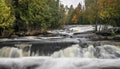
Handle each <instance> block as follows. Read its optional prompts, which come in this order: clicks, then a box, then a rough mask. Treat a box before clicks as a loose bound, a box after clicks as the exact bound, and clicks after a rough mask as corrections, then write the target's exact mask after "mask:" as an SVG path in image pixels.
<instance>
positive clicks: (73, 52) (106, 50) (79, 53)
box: [51, 45, 120, 59]
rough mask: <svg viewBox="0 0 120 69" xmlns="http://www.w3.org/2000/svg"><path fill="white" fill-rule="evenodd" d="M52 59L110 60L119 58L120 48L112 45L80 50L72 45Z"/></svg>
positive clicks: (58, 52)
mask: <svg viewBox="0 0 120 69" xmlns="http://www.w3.org/2000/svg"><path fill="white" fill-rule="evenodd" d="M51 56H52V57H57V58H59V57H79V58H101V59H106V58H107V59H110V58H119V57H120V48H118V47H115V46H112V45H103V46H96V47H94V46H93V45H89V46H88V47H86V48H82V47H80V46H79V45H73V46H72V47H68V48H66V49H63V50H60V51H56V52H54V53H53V54H52V55H51Z"/></svg>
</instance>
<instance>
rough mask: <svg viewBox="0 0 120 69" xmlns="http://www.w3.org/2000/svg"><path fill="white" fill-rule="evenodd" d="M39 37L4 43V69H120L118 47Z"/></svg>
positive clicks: (0, 66)
mask: <svg viewBox="0 0 120 69" xmlns="http://www.w3.org/2000/svg"><path fill="white" fill-rule="evenodd" d="M73 29H74V28H73ZM88 30H89V29H88ZM79 32H80V31H79ZM79 32H78V33H79ZM60 34H63V32H61V33H60ZM67 34H69V33H67ZM77 37H78V36H77ZM79 37H81V35H80V36H79ZM37 38H38V37H37ZM37 38H36V37H32V38H30V39H28V38H23V39H15V40H14V39H9V40H6V39H5V40H0V57H1V58H0V69H120V48H119V47H116V46H114V45H99V44H96V45H92V44H86V43H85V42H86V38H82V39H80V40H79V39H78V38H76V37H75V39H74V38H54V39H51V38H50V39H46V38H45V39H43V40H42V39H37ZM81 41H82V42H81ZM82 43H85V44H82ZM31 56H32V57H31ZM2 57H5V58H2ZM7 57H9V58H7ZM6 58H7V59H6Z"/></svg>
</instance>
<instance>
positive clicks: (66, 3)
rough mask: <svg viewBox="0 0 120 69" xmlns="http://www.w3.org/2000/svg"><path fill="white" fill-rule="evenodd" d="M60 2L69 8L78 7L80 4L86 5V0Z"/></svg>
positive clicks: (62, 0) (63, 0)
mask: <svg viewBox="0 0 120 69" xmlns="http://www.w3.org/2000/svg"><path fill="white" fill-rule="evenodd" d="M60 2H61V3H62V4H64V5H67V6H68V7H70V5H73V6H74V7H76V6H77V5H78V4H79V3H81V4H82V5H84V0H60Z"/></svg>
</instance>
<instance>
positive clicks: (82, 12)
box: [0, 0, 120, 37]
mask: <svg viewBox="0 0 120 69" xmlns="http://www.w3.org/2000/svg"><path fill="white" fill-rule="evenodd" d="M119 4H120V0H85V6H82V5H81V4H80V3H79V4H78V6H77V7H73V5H71V6H70V7H68V6H64V5H63V4H61V3H60V1H59V0H0V37H11V35H18V36H26V35H38V34H41V33H46V31H47V30H52V29H60V28H62V27H64V26H65V25H86V24H87V25H88V24H91V25H100V24H104V25H112V26H115V27H119V26H120V5H119Z"/></svg>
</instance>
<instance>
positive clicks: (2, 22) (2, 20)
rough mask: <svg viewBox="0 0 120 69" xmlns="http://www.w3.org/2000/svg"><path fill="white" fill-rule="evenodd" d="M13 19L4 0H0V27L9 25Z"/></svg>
mask: <svg viewBox="0 0 120 69" xmlns="http://www.w3.org/2000/svg"><path fill="white" fill-rule="evenodd" d="M14 19H15V18H14V17H13V16H12V15H11V9H10V7H8V6H7V5H6V3H5V0H0V27H1V28H9V27H11V26H12V24H13V21H14Z"/></svg>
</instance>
